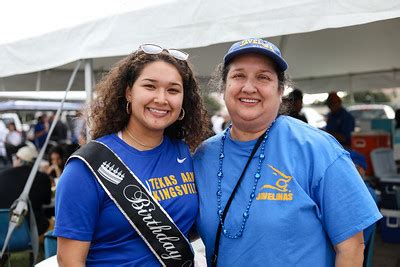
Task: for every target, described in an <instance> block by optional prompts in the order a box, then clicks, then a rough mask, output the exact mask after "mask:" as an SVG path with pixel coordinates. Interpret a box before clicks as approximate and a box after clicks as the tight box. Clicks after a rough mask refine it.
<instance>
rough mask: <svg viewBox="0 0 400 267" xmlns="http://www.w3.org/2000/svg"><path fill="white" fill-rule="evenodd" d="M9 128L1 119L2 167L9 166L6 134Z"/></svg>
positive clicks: (0, 161)
mask: <svg viewBox="0 0 400 267" xmlns="http://www.w3.org/2000/svg"><path fill="white" fill-rule="evenodd" d="M7 133H8V130H7V127H6V126H5V124H4V122H3V121H0V167H3V166H7V165H8V160H7V150H6V136H7Z"/></svg>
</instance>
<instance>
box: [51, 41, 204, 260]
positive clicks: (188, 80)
mask: <svg viewBox="0 0 400 267" xmlns="http://www.w3.org/2000/svg"><path fill="white" fill-rule="evenodd" d="M187 58H188V55H187V54H186V53H184V52H182V51H179V50H175V49H163V48H161V47H159V46H157V45H150V44H147V45H142V46H140V48H139V49H138V50H137V51H136V52H134V53H133V54H131V55H129V56H128V57H126V58H124V59H123V60H121V61H120V62H119V63H117V65H116V66H115V67H114V68H113V69H112V70H111V71H110V72H109V73H108V74H107V75H106V76H105V77H104V78H103V80H102V81H101V82H100V83H99V84H98V85H97V87H96V90H95V91H96V93H97V97H96V99H95V100H94V102H93V104H92V106H91V110H90V112H89V114H90V117H89V123H90V129H91V136H92V138H94V139H96V141H98V142H101V143H103V144H105V145H106V146H108V147H109V148H110V149H111V150H112V151H113V152H114V153H115V154H116V155H117V156H118V157H119V158H120V159H121V160H122V161H123V162H124V164H125V165H126V166H127V167H128V168H129V169H130V170H131V171H132V172H133V173H135V174H136V176H137V177H138V178H139V179H140V181H141V182H142V184H143V185H145V186H146V187H147V189H148V192H150V193H151V194H152V195H153V197H154V199H156V200H157V202H158V203H159V204H161V206H162V207H163V208H164V210H165V211H166V212H167V213H168V215H169V216H170V217H171V218H172V219H173V221H174V223H175V224H176V226H177V227H178V228H179V229H180V231H181V232H182V233H183V234H184V235H185V236H186V237H187V235H188V232H189V230H190V228H191V227H192V225H193V223H194V220H195V218H196V215H197V207H198V202H197V191H196V189H195V187H194V180H193V169H192V160H191V155H190V151H189V148H191V149H194V148H195V147H196V146H197V145H198V144H199V143H200V142H201V140H202V139H204V138H205V137H206V135H207V129H208V127H207V126H208V123H207V121H206V118H207V117H206V114H205V109H204V108H203V105H202V101H201V98H200V95H199V86H198V83H197V81H196V79H195V77H194V75H193V72H192V70H191V68H190V66H189V64H188V62H187ZM183 140H184V141H185V142H186V143H187V144H186V143H185V142H184V141H183ZM154 223H157V222H154ZM54 233H55V235H56V236H58V251H57V256H58V261H59V264H60V266H85V264H86V265H87V266H159V265H160V263H159V262H158V260H157V258H156V257H155V255H154V254H153V253H152V251H151V250H150V249H149V248H148V246H147V245H146V243H145V242H144V241H143V240H142V238H141V237H140V236H139V234H138V233H137V232H136V231H135V229H134V228H133V227H132V226H131V224H130V223H129V222H128V220H127V219H126V218H125V217H124V215H123V214H122V213H121V211H120V210H119V209H118V207H117V206H116V204H115V203H114V202H113V201H112V199H110V197H109V195H108V194H107V193H106V192H105V190H104V189H103V188H102V186H101V185H100V184H99V182H98V181H97V180H96V179H95V177H94V175H93V174H92V172H91V171H90V170H89V169H88V167H87V166H86V165H85V164H84V162H83V161H82V160H79V159H72V160H70V161H69V162H68V163H67V165H66V167H65V169H64V172H63V174H62V176H61V178H60V180H59V184H58V186H57V194H56V225H55V230H54Z"/></svg>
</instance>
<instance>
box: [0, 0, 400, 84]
mask: <svg viewBox="0 0 400 267" xmlns="http://www.w3.org/2000/svg"><path fill="white" fill-rule="evenodd" d="M252 2H253V5H254V7H253V8H252V9H249V8H247V9H246V8H244V9H243V10H240V11H237V10H236V13H233V14H234V15H230V16H228V15H227V14H229V10H223V8H225V9H226V7H229V8H231V9H232V10H234V11H235V8H238V4H236V2H235V1H233V0H230V1H228V3H225V4H222V3H219V2H216V3H214V2H212V1H201V0H196V1H189V0H183V1H174V2H172V3H167V4H163V5H161V6H155V7H150V8H147V9H145V10H135V11H131V12H126V13H123V14H116V15H113V16H109V17H106V18H102V19H98V20H95V21H91V22H87V23H83V24H81V25H78V26H75V27H72V28H66V29H62V30H59V31H55V32H50V33H47V34H44V35H41V36H38V37H34V38H29V39H26V40H21V41H17V42H13V43H7V44H0V62H2V64H1V66H0V78H1V77H8V76H13V75H18V74H24V73H31V72H37V71H41V70H46V69H52V68H56V67H59V66H62V65H65V64H67V63H71V62H74V61H76V60H79V59H95V58H104V57H113V56H123V55H127V54H129V53H130V52H132V51H133V50H134V48H136V47H137V46H138V45H139V44H140V43H143V42H154V43H159V44H162V45H165V46H166V47H171V46H173V47H177V48H182V49H184V48H196V47H205V46H208V45H212V44H217V43H223V42H232V41H235V40H240V39H244V38H247V37H250V36H248V34H249V31H248V29H252V33H251V37H272V36H284V35H288V34H296V33H303V32H312V31H317V30H321V29H327V28H340V27H347V26H353V25H360V24H365V23H370V22H374V21H379V20H386V19H391V18H397V17H400V4H399V3H398V1H395V0H388V1H385V2H382V1H375V0H371V1H366V2H367V3H365V1H362V0H353V1H318V0H314V1H305V0H297V1H283V2H282V3H280V4H275V5H274V6H272V7H271V6H268V5H265V2H264V1H257V0H255V1H252ZM327 2H329V4H327ZM207 5H214V6H213V8H214V10H211V11H210V7H207ZM178 8H180V9H183V8H185V10H183V11H184V12H183V13H184V14H183V16H182V17H180V18H175V17H174V18H172V17H173V16H171V14H173V13H171V12H173V11H176V10H179V9H178ZM222 10H223V12H220V13H219V11H222ZM271 11H274V14H272V17H269V18H264V19H263V20H262V19H261V18H263V17H265V16H264V14H266V13H268V12H270V13H271ZM210 12H211V14H208V13H210ZM251 12H253V13H251ZM149 14H151V16H149ZM215 14H221V15H220V16H219V17H216V16H213V15H215ZM282 14H285V15H286V17H283V16H282ZM246 15H248V16H247V17H246ZM155 17H156V18H158V20H159V21H161V22H163V21H165V23H164V25H156V26H154V21H153V20H154V18H155ZM133 18H134V19H133ZM151 22H153V23H151ZM121 25H126V28H121ZM132 26H133V27H132ZM132 29H135V30H136V31H135V33H132ZM129 33H130V34H129ZM221 33H224V34H221ZM171 36H173V37H174V38H168V37H171ZM121 38H122V40H121Z"/></svg>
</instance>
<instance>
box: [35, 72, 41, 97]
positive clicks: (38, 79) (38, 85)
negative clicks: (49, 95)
mask: <svg viewBox="0 0 400 267" xmlns="http://www.w3.org/2000/svg"><path fill="white" fill-rule="evenodd" d="M41 87H42V72H41V71H38V73H37V77H36V91H37V92H39V91H40V89H41Z"/></svg>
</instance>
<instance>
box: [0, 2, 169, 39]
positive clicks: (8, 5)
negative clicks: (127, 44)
mask: <svg viewBox="0 0 400 267" xmlns="http://www.w3.org/2000/svg"><path fill="white" fill-rule="evenodd" d="M170 1H171V0H148V1H146V0H63V1H62V0H1V1H0V44H2V43H10V42H13V41H17V40H21V39H26V38H29V37H33V36H38V35H42V34H44V33H46V32H50V31H55V30H58V29H61V28H65V27H71V26H75V25H78V24H81V23H83V22H87V21H91V20H94V19H96V18H101V17H106V16H108V15H111V14H114V13H119V12H124V11H128V10H135V9H141V8H145V7H149V6H152V5H156V4H160V3H165V2H170Z"/></svg>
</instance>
